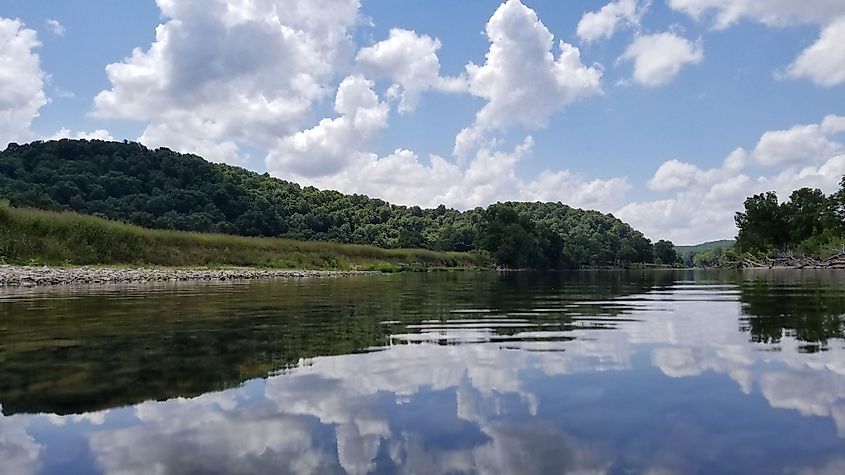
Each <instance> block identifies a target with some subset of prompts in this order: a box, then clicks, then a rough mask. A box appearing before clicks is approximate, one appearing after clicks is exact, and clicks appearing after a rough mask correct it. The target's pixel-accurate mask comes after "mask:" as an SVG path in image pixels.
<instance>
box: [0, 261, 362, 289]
mask: <svg viewBox="0 0 845 475" xmlns="http://www.w3.org/2000/svg"><path fill="white" fill-rule="evenodd" d="M368 274H374V272H369V271H325V270H286V269H252V268H234V269H168V268H155V269H151V268H134V269H130V268H126V269H123V268H108V267H75V268H59V267H29V266H7V265H4V266H0V287H36V286H45V285H80V284H127V283H146V282H180V281H227V280H245V279H302V278H311V277H343V276H352V275H368Z"/></svg>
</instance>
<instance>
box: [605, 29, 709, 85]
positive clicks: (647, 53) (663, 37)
mask: <svg viewBox="0 0 845 475" xmlns="http://www.w3.org/2000/svg"><path fill="white" fill-rule="evenodd" d="M619 59H620V60H621V61H633V62H634V80H635V81H636V82H638V83H640V84H642V85H644V86H649V87H656V86H662V85H664V84H666V83H668V82H669V81H671V80H672V79H674V78H675V76H677V75H678V73H680V72H681V69H682V68H683V67H684V66H685V65H687V64H698V63H700V62H701V61H702V60H703V59H704V49H703V48H702V47H701V45H700V44H698V43H693V42H692V41H690V40H687V39H686V38H682V37H680V36H678V35H676V34H675V33H672V32H665V33H657V34H653V35H644V36H639V37H637V38H636V39H635V40H634V42H633V43H631V44H630V45H629V46H628V49H627V50H625V53H624V54H623V55H622V56H621V57H620V58H619Z"/></svg>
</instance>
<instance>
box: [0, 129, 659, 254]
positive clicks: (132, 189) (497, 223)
mask: <svg viewBox="0 0 845 475" xmlns="http://www.w3.org/2000/svg"><path fill="white" fill-rule="evenodd" d="M0 197H2V198H5V199H7V200H9V201H10V202H11V204H12V205H15V206H29V207H36V208H42V209H49V210H67V211H75V212H78V213H84V214H90V215H96V216H100V217H104V218H108V219H112V220H118V221H123V222H128V223H132V224H137V225H140V226H145V227H149V228H158V229H175V230H185V231H201V232H218V233H226V234H237V235H244V236H273V237H287V238H292V239H301V240H318V241H334V242H342V243H356V244H371V245H376V246H379V247H384V248H412V247H413V248H425V249H432V250H442V251H479V252H488V253H490V254H491V255H492V256H493V257H494V258H495V260H496V262H497V263H498V264H499V265H502V266H505V267H512V268H523V267H530V268H578V267H584V266H616V265H629V264H637V263H647V262H653V261H654V260H655V255H654V248H653V246H652V244H651V242H650V241H649V240H648V239H646V238H645V237H644V236H643V234H642V233H640V232H639V231H637V230H635V229H633V228H632V227H631V226H629V225H628V224H626V223H624V222H622V221H620V220H619V219H617V218H615V217H614V216H613V215H610V214H602V213H600V212H597V211H586V210H581V209H575V208H572V207H570V206H567V205H565V204H562V203H539V202H538V203H522V202H507V203H497V204H495V205H492V206H490V207H488V208H486V209H484V208H476V209H473V210H468V211H458V210H455V209H450V208H446V207H445V206H442V205H441V206H439V207H437V208H433V209H422V208H420V207H418V206H397V205H392V204H390V203H387V202H385V201H383V200H380V199H375V198H369V197H367V196H363V195H357V194H353V195H346V194H342V193H339V192H337V191H323V190H318V189H316V188H313V187H308V186H306V187H303V186H300V185H298V184H296V183H291V182H289V181H285V180H280V179H277V178H273V177H270V176H269V175H268V174H266V173H265V174H259V173H255V172H251V171H248V170H245V169H243V168H238V167H233V166H229V165H223V164H216V163H210V162H208V161H206V160H204V159H202V158H201V157H198V156H196V155H190V154H180V153H176V152H173V151H171V150H169V149H167V148H158V149H154V150H153V149H148V148H146V147H144V146H143V145H141V144H138V143H134V142H126V141H124V142H105V141H99V140H90V141H89V140H69V139H64V140H59V141H47V142H41V141H37V142H33V143H31V144H26V145H17V144H11V145H10V146H9V147H8V148H7V149H6V150H5V151H3V152H0ZM670 244H671V243H670ZM661 249H662V247H661ZM669 258H670V256H668V254H666V252H665V249H664V250H663V251H661V255H660V257H659V260H660V261H661V262H663V263H667V261H666V260H665V259H669Z"/></svg>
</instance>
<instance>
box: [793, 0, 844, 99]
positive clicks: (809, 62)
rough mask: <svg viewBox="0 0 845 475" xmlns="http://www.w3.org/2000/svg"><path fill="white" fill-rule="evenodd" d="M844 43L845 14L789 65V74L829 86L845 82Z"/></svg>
mask: <svg viewBox="0 0 845 475" xmlns="http://www.w3.org/2000/svg"><path fill="white" fill-rule="evenodd" d="M843 3H845V2H843ZM844 45H845V16H843V17H841V18H839V19H838V20H836V21H834V22H833V23H831V24H830V25H828V26H827V27H825V28H824V29H823V30H822V32H821V35H820V36H819V39H818V40H817V41H816V42H815V43H813V45H812V46H810V47H809V48H807V49H805V50H804V51H803V52H802V53H801V54H800V55H799V56H798V58H796V59H795V61H794V62H793V63H792V64H791V65H789V67H788V68H787V70H786V74H787V76H789V77H792V78H806V79H809V80H811V81H813V82H814V83H816V84H818V85H821V86H827V87H830V86H836V85H839V84H842V83H845V46H844Z"/></svg>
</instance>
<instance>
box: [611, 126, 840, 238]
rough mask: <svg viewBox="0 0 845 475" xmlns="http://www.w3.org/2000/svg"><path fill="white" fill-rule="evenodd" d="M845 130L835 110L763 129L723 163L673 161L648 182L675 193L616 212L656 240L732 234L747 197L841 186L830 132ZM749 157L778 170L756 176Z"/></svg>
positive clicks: (837, 153) (836, 151)
mask: <svg viewBox="0 0 845 475" xmlns="http://www.w3.org/2000/svg"><path fill="white" fill-rule="evenodd" d="M843 131H845V118H843V117H839V116H833V115H831V116H827V117H825V118H824V120H822V122H821V123H819V124H811V125H802V126H796V127H793V128H791V129H788V130H782V131H768V132H765V133H764V134H763V135H762V136H761V138H760V140H759V141H758V143H757V146H756V147H755V148H754V149H753V150H752V151H751V152H746V151H745V150H744V149H742V148H739V149H737V150H735V151H734V152H732V153H731V154H730V155H729V156H728V157H727V158H726V159H725V160H724V162H723V163H722V165H721V166H720V167H716V168H712V169H708V170H704V169H701V168H699V167H698V166H696V165H694V164H691V163H685V162H681V161H678V160H669V161H667V162H665V163H663V164H662V165H661V166H660V167H659V168H658V169H657V171H656V172H655V174H654V177H652V179H651V180H649V182H648V185H649V188H651V189H653V190H656V191H675V195H674V196H672V197H670V198H666V199H660V200H655V201H645V202H634V203H630V204H628V205H626V206H623V207H622V208H621V209H620V210H618V211H617V212H616V215H617V216H618V217H620V218H621V219H623V220H625V221H627V222H628V223H630V224H631V225H632V226H634V227H635V228H637V229H639V230H640V231H642V232H643V233H644V234H645V235H646V236H649V237H651V238H652V239H670V240H672V241H674V242H676V243H678V244H693V243H698V242H702V241H708V240H714V239H722V238H728V237H731V236H734V235H735V234H736V228H735V225H734V221H733V216H734V213H735V212H736V211H740V210H741V209H742V206H743V202H744V201H745V198H747V197H748V196H751V195H753V194H756V193H762V192H765V191H775V192H776V193H777V194H778V196H779V197H780V198H781V199H782V200H784V199H787V198H788V197H789V195H790V194H791V192H792V191H793V190H795V189H798V188H802V187H811V188H820V189H821V190H823V191H824V192H826V193H831V192H833V191H835V190H837V189H838V185H839V182H840V180H841V179H842V176H843V175H845V153H843V148H842V146H841V145H840V144H838V143H836V142H833V141H831V140H830V139H828V136H829V135H832V134H836V133H840V132H843ZM751 160H753V161H755V162H757V163H762V164H765V165H770V166H777V167H779V169H778V171H777V172H776V173H774V174H772V175H767V176H759V177H756V178H754V177H752V176H749V175H750V173H749V172H748V171H746V170H745V168H746V166H747V165H748V164H749V163H750V162H751Z"/></svg>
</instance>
